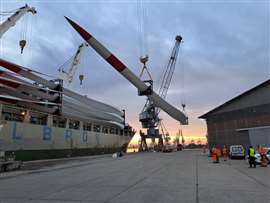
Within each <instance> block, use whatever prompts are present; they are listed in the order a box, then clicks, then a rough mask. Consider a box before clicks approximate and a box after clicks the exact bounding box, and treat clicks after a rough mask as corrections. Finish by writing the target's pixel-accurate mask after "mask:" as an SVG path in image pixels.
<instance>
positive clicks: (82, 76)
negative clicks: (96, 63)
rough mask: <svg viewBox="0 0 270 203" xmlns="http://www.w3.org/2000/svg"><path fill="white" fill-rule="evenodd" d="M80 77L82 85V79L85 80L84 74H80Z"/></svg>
mask: <svg viewBox="0 0 270 203" xmlns="http://www.w3.org/2000/svg"><path fill="white" fill-rule="evenodd" d="M79 79H80V85H82V81H83V79H84V75H82V74H81V75H79Z"/></svg>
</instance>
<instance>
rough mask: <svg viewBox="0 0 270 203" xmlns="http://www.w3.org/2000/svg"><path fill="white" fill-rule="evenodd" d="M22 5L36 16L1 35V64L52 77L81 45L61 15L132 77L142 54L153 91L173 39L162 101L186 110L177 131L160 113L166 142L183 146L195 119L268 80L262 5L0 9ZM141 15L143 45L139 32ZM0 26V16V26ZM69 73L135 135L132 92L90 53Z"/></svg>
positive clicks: (9, 1)
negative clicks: (171, 67)
mask: <svg viewBox="0 0 270 203" xmlns="http://www.w3.org/2000/svg"><path fill="white" fill-rule="evenodd" d="M75 2H76V3H75ZM25 3H28V4H29V5H30V6H34V7H35V8H36V10H37V14H36V15H35V16H32V15H31V14H28V15H26V16H25V17H24V18H23V19H22V20H21V21H19V22H18V23H17V24H16V26H15V27H13V28H11V29H10V30H9V31H8V32H7V33H5V34H4V36H3V37H2V38H1V42H0V55H1V58H4V59H7V60H10V61H12V62H14V63H17V64H20V65H22V66H26V67H29V68H31V69H34V70H37V71H41V72H43V73H46V74H49V75H52V76H53V77H55V76H57V75H58V72H57V69H58V68H59V67H60V66H61V65H62V64H64V63H65V61H67V60H68V59H69V58H70V57H71V56H72V55H74V53H75V52H76V50H77V47H78V46H79V44H81V43H82V42H83V41H82V39H81V37H80V36H79V35H78V34H77V33H76V32H75V31H74V30H73V29H72V28H71V26H70V25H69V24H68V23H67V22H66V20H65V19H64V16H68V17H69V18H71V19H72V20H74V21H76V22H77V23H78V24H80V25H81V26H83V27H84V28H85V29H86V30H88V31H89V32H90V33H91V34H92V35H93V36H94V37H95V38H96V39H98V40H99V41H100V42H101V43H103V44H104V45H105V46H106V47H107V48H108V49H109V50H111V51H112V52H113V53H114V54H115V55H116V56H117V57H119V58H120V59H121V60H122V61H123V62H124V63H125V64H126V65H127V66H128V67H129V68H130V69H131V70H132V71H133V72H134V73H135V74H137V75H139V73H140V71H141V68H142V65H141V64H140V62H139V57H140V55H141V54H142V53H146V52H147V54H148V55H149V62H148V68H149V71H150V72H151V75H152V77H153V79H154V81H155V84H154V87H155V89H156V90H157V89H158V87H159V83H160V78H161V75H162V72H163V70H164V68H165V66H166V64H167V62H168V59H169V56H170V52H171V49H172V47H173V45H174V38H175V36H176V35H179V34H180V35H181V36H182V37H183V41H184V43H182V44H181V46H180V51H179V56H178V61H177V64H176V69H175V72H174V75H173V78H172V82H171V86H170V89H169V91H168V95H167V98H166V99H167V101H168V102H169V103H171V104H173V105H175V106H177V107H178V108H181V104H182V103H185V104H186V109H185V112H186V113H187V115H188V117H189V125H188V126H181V125H180V124H179V122H177V121H175V120H173V119H172V118H170V117H169V116H168V115H166V113H164V112H161V114H160V117H161V118H162V119H163V122H164V124H165V126H166V128H167V130H168V131H169V132H170V133H171V134H172V135H173V134H176V133H177V132H178V130H179V129H182V130H183V134H184V136H186V137H187V138H186V139H191V138H201V139H202V138H203V137H205V135H206V134H207V129H206V124H205V121H204V120H200V119H198V117H199V116H200V115H202V114H204V113H206V112H208V111H209V110H211V109H213V108H215V107H216V106H218V105H220V104H222V103H224V102H226V101H227V100H229V99H231V98H233V97H235V96H237V95H239V94H241V93H242V92H244V91H246V90H248V89H250V88H252V87H254V86H256V85H258V84H259V83H261V82H263V81H265V80H267V79H269V77H270V59H269V56H270V39H269V36H270V1H267V0H265V1H264V0H254V1H250V0H226V1H224V0H220V1H210V0H207V1H206V0H205V1H204V0H201V1H199V0H196V1H186V0H183V1H181V0H178V1H176V0H172V1H165V0H162V1H158V0H153V1H143V2H142V3H141V1H139V0H137V1H127V0H115V1H90V0H89V1H86V0H84V1H82V0H77V1H67V0H51V1H49V0H43V1H41V0H39V1H35V0H32V1H13V0H0V10H1V11H11V10H14V9H16V8H19V7H21V6H23V5H24V4H25ZM141 5H143V9H142V8H141ZM142 11H144V13H145V15H144V16H145V17H144V21H143V25H144V30H145V32H144V36H145V37H144V39H145V40H144V43H141V40H142V33H141V32H140V29H139V28H140V25H141V24H142V21H140V19H141V17H142V14H141V13H142ZM4 19H5V18H4V17H3V16H1V22H2V21H3V20H4ZM22 36H26V40H27V44H26V47H25V50H24V53H23V54H20V48H19V45H18V43H19V40H20V39H21V38H22ZM142 44H143V45H142ZM142 50H145V52H142ZM77 74H84V75H85V80H84V81H83V85H82V86H80V85H79V80H78V76H75V81H74V85H73V88H74V89H75V90H76V91H79V92H81V93H82V94H84V95H88V96H89V97H91V98H93V99H97V100H100V101H103V102H105V103H108V104H111V105H114V106H116V107H118V108H120V109H125V110H126V117H127V121H128V122H129V124H131V125H132V126H133V127H134V128H135V129H136V130H137V132H138V131H139V130H140V128H141V125H140V123H139V121H138V114H139V113H140V112H141V110H142V108H143V105H144V103H145V100H146V99H145V98H144V97H139V96H137V90H136V88H135V87H133V86H132V85H131V84H130V83H129V82H128V81H127V80H126V79H125V78H123V77H122V76H121V75H120V74H119V73H118V72H116V71H115V70H114V69H113V68H112V67H110V65H108V64H107V63H106V62H105V61H104V60H103V59H102V58H101V57H100V56H99V55H98V54H96V53H95V52H94V50H92V49H91V48H87V49H86V50H85V52H84V53H83V58H82V61H81V66H80V70H79V71H78V72H77Z"/></svg>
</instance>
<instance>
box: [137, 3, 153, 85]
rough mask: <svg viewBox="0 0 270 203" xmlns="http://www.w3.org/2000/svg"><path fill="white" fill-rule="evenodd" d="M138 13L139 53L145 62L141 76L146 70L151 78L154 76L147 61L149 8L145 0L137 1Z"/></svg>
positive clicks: (141, 60) (141, 59)
mask: <svg viewBox="0 0 270 203" xmlns="http://www.w3.org/2000/svg"><path fill="white" fill-rule="evenodd" d="M137 15H138V41H139V49H140V51H139V54H140V62H141V63H143V68H142V70H141V73H140V78H142V76H143V73H144V71H146V73H147V75H148V76H149V78H150V80H153V79H152V76H151V74H150V72H149V70H148V69H147V66H146V63H147V61H148V42H147V20H146V19H147V8H146V6H145V4H144V2H143V0H138V1H137Z"/></svg>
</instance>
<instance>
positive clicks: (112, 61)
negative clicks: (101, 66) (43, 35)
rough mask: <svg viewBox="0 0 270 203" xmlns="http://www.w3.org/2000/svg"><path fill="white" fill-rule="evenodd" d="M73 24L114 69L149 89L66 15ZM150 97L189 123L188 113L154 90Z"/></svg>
mask: <svg viewBox="0 0 270 203" xmlns="http://www.w3.org/2000/svg"><path fill="white" fill-rule="evenodd" d="M65 18H66V19H67V21H68V22H69V23H70V24H71V26H72V27H73V28H74V29H75V30H76V31H77V32H78V33H79V34H80V35H81V37H82V38H83V39H84V40H85V41H86V42H87V43H88V44H89V45H90V46H91V47H92V48H93V49H94V50H95V51H96V52H97V53H98V54H99V55H100V56H101V57H102V58H104V59H105V60H106V61H107V62H108V63H109V64H110V65H111V66H112V67H113V68H114V69H116V70H117V71H118V72H119V73H120V74H121V75H122V76H123V77H125V78H126V79H127V80H128V81H129V82H131V83H132V84H133V85H134V86H135V87H136V88H137V89H138V90H139V91H140V92H144V91H146V90H147V89H149V86H147V85H146V84H145V83H144V82H143V81H141V80H140V79H139V78H138V77H137V76H136V75H135V74H134V73H133V72H132V71H131V70H130V69H129V68H128V67H127V66H126V65H125V64H123V63H122V62H121V61H120V60H119V59H118V58H117V57H116V56H114V55H113V54H112V53H111V52H110V51H109V50H108V49H107V48H106V47H104V46H103V45H102V44H101V43H100V42H99V41H97V40H96V39H95V38H94V37H93V36H92V35H91V34H89V33H88V32H87V31H86V30H85V29H84V28H82V27H81V26H79V25H78V24H77V23H75V22H74V21H72V20H70V19H69V18H67V17H65ZM147 96H148V98H149V99H150V100H151V101H152V102H153V103H154V105H156V106H157V107H159V108H161V109H162V110H164V111H165V112H166V113H168V114H169V115H170V116H171V117H172V118H174V119H175V120H178V121H180V123H182V124H187V120H188V119H187V117H186V115H185V114H184V113H183V112H181V111H180V110H178V109H177V108H175V107H173V106H172V105H171V104H169V103H168V102H166V101H165V100H164V99H163V98H161V97H160V96H159V95H158V94H156V93H155V92H154V91H153V93H152V94H151V95H147Z"/></svg>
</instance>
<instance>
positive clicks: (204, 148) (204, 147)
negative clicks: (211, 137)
mask: <svg viewBox="0 0 270 203" xmlns="http://www.w3.org/2000/svg"><path fill="white" fill-rule="evenodd" d="M203 153H204V154H205V153H206V145H203Z"/></svg>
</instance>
